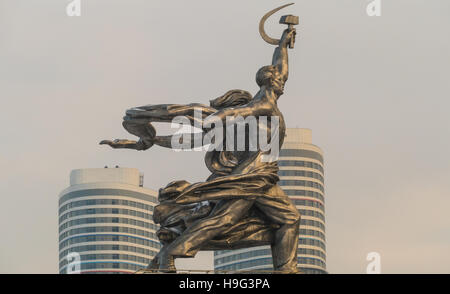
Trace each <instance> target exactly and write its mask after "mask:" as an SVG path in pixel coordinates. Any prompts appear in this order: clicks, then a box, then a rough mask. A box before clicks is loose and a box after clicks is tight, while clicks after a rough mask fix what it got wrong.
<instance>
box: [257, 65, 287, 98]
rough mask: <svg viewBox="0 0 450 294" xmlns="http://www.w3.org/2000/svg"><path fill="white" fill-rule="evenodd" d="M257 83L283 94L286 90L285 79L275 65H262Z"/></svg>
mask: <svg viewBox="0 0 450 294" xmlns="http://www.w3.org/2000/svg"><path fill="white" fill-rule="evenodd" d="M256 83H257V84H258V86H260V87H262V86H266V87H267V88H271V89H273V91H274V92H275V94H277V95H282V94H283V91H284V81H283V79H282V77H281V75H280V74H279V72H278V70H277V69H276V68H275V66H273V65H266V66H263V67H261V68H260V69H259V70H258V72H257V73H256Z"/></svg>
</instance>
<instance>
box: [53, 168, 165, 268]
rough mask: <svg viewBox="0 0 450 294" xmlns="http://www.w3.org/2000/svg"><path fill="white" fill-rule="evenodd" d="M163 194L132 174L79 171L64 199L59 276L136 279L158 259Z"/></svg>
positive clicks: (61, 202)
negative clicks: (157, 212) (157, 219)
mask: <svg viewBox="0 0 450 294" xmlns="http://www.w3.org/2000/svg"><path fill="white" fill-rule="evenodd" d="M156 204H157V193H156V192H155V191H152V190H149V189H146V188H143V175H141V174H140V173H139V171H138V170H137V169H132V168H119V167H116V168H106V167H105V168H100V169H78V170H74V171H72V172H71V174H70V186H69V187H68V188H67V189H65V190H64V191H62V192H61V193H60V195H59V214H58V216H59V243H58V244H59V272H60V273H61V274H64V273H71V272H73V271H74V270H76V265H75V264H74V262H76V261H75V259H74V258H73V256H74V255H75V256H77V257H79V263H78V264H79V268H78V269H79V271H80V272H81V273H133V272H135V271H136V270H138V269H141V268H144V267H146V266H147V264H148V263H149V262H150V260H151V259H152V258H153V256H155V255H156V254H157V253H158V251H159V249H160V243H159V242H158V239H157V237H156V235H155V233H156V230H157V227H156V225H155V224H154V223H153V208H154V206H155V205H156Z"/></svg>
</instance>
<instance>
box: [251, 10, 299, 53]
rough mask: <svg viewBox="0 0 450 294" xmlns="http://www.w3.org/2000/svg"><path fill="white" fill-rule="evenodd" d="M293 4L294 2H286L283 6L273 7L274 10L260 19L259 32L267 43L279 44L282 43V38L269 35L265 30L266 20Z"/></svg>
mask: <svg viewBox="0 0 450 294" xmlns="http://www.w3.org/2000/svg"><path fill="white" fill-rule="evenodd" d="M292 4H294V3H289V4H285V5H283V6H280V7H278V8H275V9H273V10H271V11H269V12H267V13H266V14H265V15H264V16H263V17H262V18H261V20H260V21H259V34H260V35H261V37H262V38H263V40H264V41H266V42H267V43H269V44H272V45H278V44H279V43H280V40H278V39H273V38H271V37H269V36H268V35H267V34H266V32H265V31H264V24H265V22H266V20H267V19H268V18H269V17H270V16H271V15H272V14H274V13H275V12H277V11H278V10H281V9H283V8H285V7H287V6H290V5H292Z"/></svg>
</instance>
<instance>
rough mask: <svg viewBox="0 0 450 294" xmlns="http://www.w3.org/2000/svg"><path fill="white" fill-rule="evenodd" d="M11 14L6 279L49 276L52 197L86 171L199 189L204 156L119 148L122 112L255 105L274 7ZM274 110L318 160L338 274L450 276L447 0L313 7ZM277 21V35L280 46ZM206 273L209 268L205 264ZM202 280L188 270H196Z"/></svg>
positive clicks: (2, 190) (208, 3)
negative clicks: (369, 9)
mask: <svg viewBox="0 0 450 294" xmlns="http://www.w3.org/2000/svg"><path fill="white" fill-rule="evenodd" d="M69 2H71V1H69V0H40V1H29V0H0V107H1V110H2V115H1V116H0V128H1V139H0V167H1V168H0V179H1V180H0V196H1V204H0V233H1V234H0V236H1V237H0V238H1V242H0V272H1V273H7V272H9V273H56V272H57V270H58V241H57V239H58V233H57V228H58V226H57V200H58V199H57V197H58V193H59V192H60V191H61V190H62V189H64V188H66V187H67V186H68V184H69V173H70V171H71V170H72V169H75V168H87V167H103V166H104V165H110V166H113V165H120V166H123V167H136V168H138V169H140V170H141V171H143V172H144V173H145V186H146V187H149V188H153V189H158V188H159V187H161V186H165V185H166V184H167V183H168V182H170V181H172V180H175V179H186V180H189V181H200V180H204V179H205V178H206V176H207V175H208V171H207V169H206V167H205V166H204V163H203V154H202V153H201V152H189V153H175V152H172V151H170V150H165V149H162V148H159V147H155V148H153V149H151V150H148V151H146V152H137V151H132V150H112V149H108V148H106V147H104V146H99V145H97V143H98V141H100V140H101V139H112V138H131V136H129V135H128V134H127V133H126V131H125V130H123V128H122V126H121V119H122V116H123V114H124V111H125V109H127V108H130V107H133V106H140V105H144V104H156V103H188V102H194V101H195V102H202V103H208V101H209V100H210V99H212V98H216V97H218V96H220V95H222V94H223V93H225V92H226V91H227V90H229V89H234V88H238V89H245V90H248V91H250V92H252V93H255V92H256V91H257V86H256V83H255V82H254V76H255V73H256V71H257V70H258V69H259V67H261V66H263V65H266V64H269V63H270V61H271V56H272V52H273V49H274V47H273V46H271V45H268V44H266V43H264V42H263V41H262V40H261V38H260V37H259V34H258V21H259V19H260V17H261V16H262V15H263V14H264V13H265V12H267V11H268V10H270V9H272V8H274V7H277V6H278V5H280V3H283V4H284V3H287V2H284V1H283V2H280V1H275V0H251V1H250V0H246V1H238V0H227V1H213V0H202V1H200V0H191V1H185V0H172V1H163V0H158V1H157V0H151V1H149V0H120V1H119V0H95V1H94V0H81V5H82V11H81V14H82V15H81V16H79V17H68V16H67V15H66V5H67V4H68V3H69ZM295 2H296V5H294V6H292V7H289V8H288V9H286V10H285V11H284V13H285V14H287V13H291V14H295V15H299V16H300V22H301V24H300V26H299V27H298V35H297V43H296V46H295V49H294V50H290V52H289V53H290V56H289V57H290V78H289V81H288V83H287V85H286V90H285V95H283V96H282V98H281V100H280V101H279V106H280V109H281V110H282V111H283V113H284V115H285V118H286V120H287V124H288V126H290V127H304V128H310V129H312V131H313V142H314V143H315V144H316V145H318V146H320V147H321V148H322V149H323V151H324V154H325V164H326V170H325V172H326V174H325V180H326V218H327V219H326V221H327V253H328V258H327V266H328V270H329V272H330V273H364V272H365V268H366V265H367V263H368V262H367V261H366V255H367V254H368V253H369V252H372V251H375V252H379V253H380V254H381V263H382V272H383V273H450V253H449V249H450V216H449V214H448V209H449V208H450V198H449V196H450V181H449V179H450V155H449V151H450V116H449V114H448V113H449V108H450V102H449V98H450V95H449V94H450V81H449V79H450V78H449V77H450V75H449V68H450V1H448V0H426V1H425V0H382V1H381V2H382V15H381V16H379V17H369V16H367V14H366V6H367V4H368V3H369V2H370V1H369V0H303V1H295ZM278 17H279V14H278V15H277V16H275V17H274V18H273V19H272V20H271V21H269V22H268V24H267V31H268V33H270V34H271V35H272V36H273V37H279V36H280V35H281V32H282V30H283V29H284V27H283V26H282V25H280V24H278ZM194 264H195V266H196V267H197V268H205V267H208V266H211V256H210V254H203V255H202V257H201V258H199V259H197V260H196V263H194ZM191 266H192V263H191Z"/></svg>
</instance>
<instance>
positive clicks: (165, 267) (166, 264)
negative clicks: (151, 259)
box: [158, 253, 177, 274]
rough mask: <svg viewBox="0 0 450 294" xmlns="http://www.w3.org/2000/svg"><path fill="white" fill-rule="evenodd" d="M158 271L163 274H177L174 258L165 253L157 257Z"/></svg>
mask: <svg viewBox="0 0 450 294" xmlns="http://www.w3.org/2000/svg"><path fill="white" fill-rule="evenodd" d="M158 262H159V271H160V272H163V273H174V274H176V273H177V269H176V267H175V258H174V257H173V256H172V255H170V254H167V253H163V254H161V255H160V256H159V260H158Z"/></svg>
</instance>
